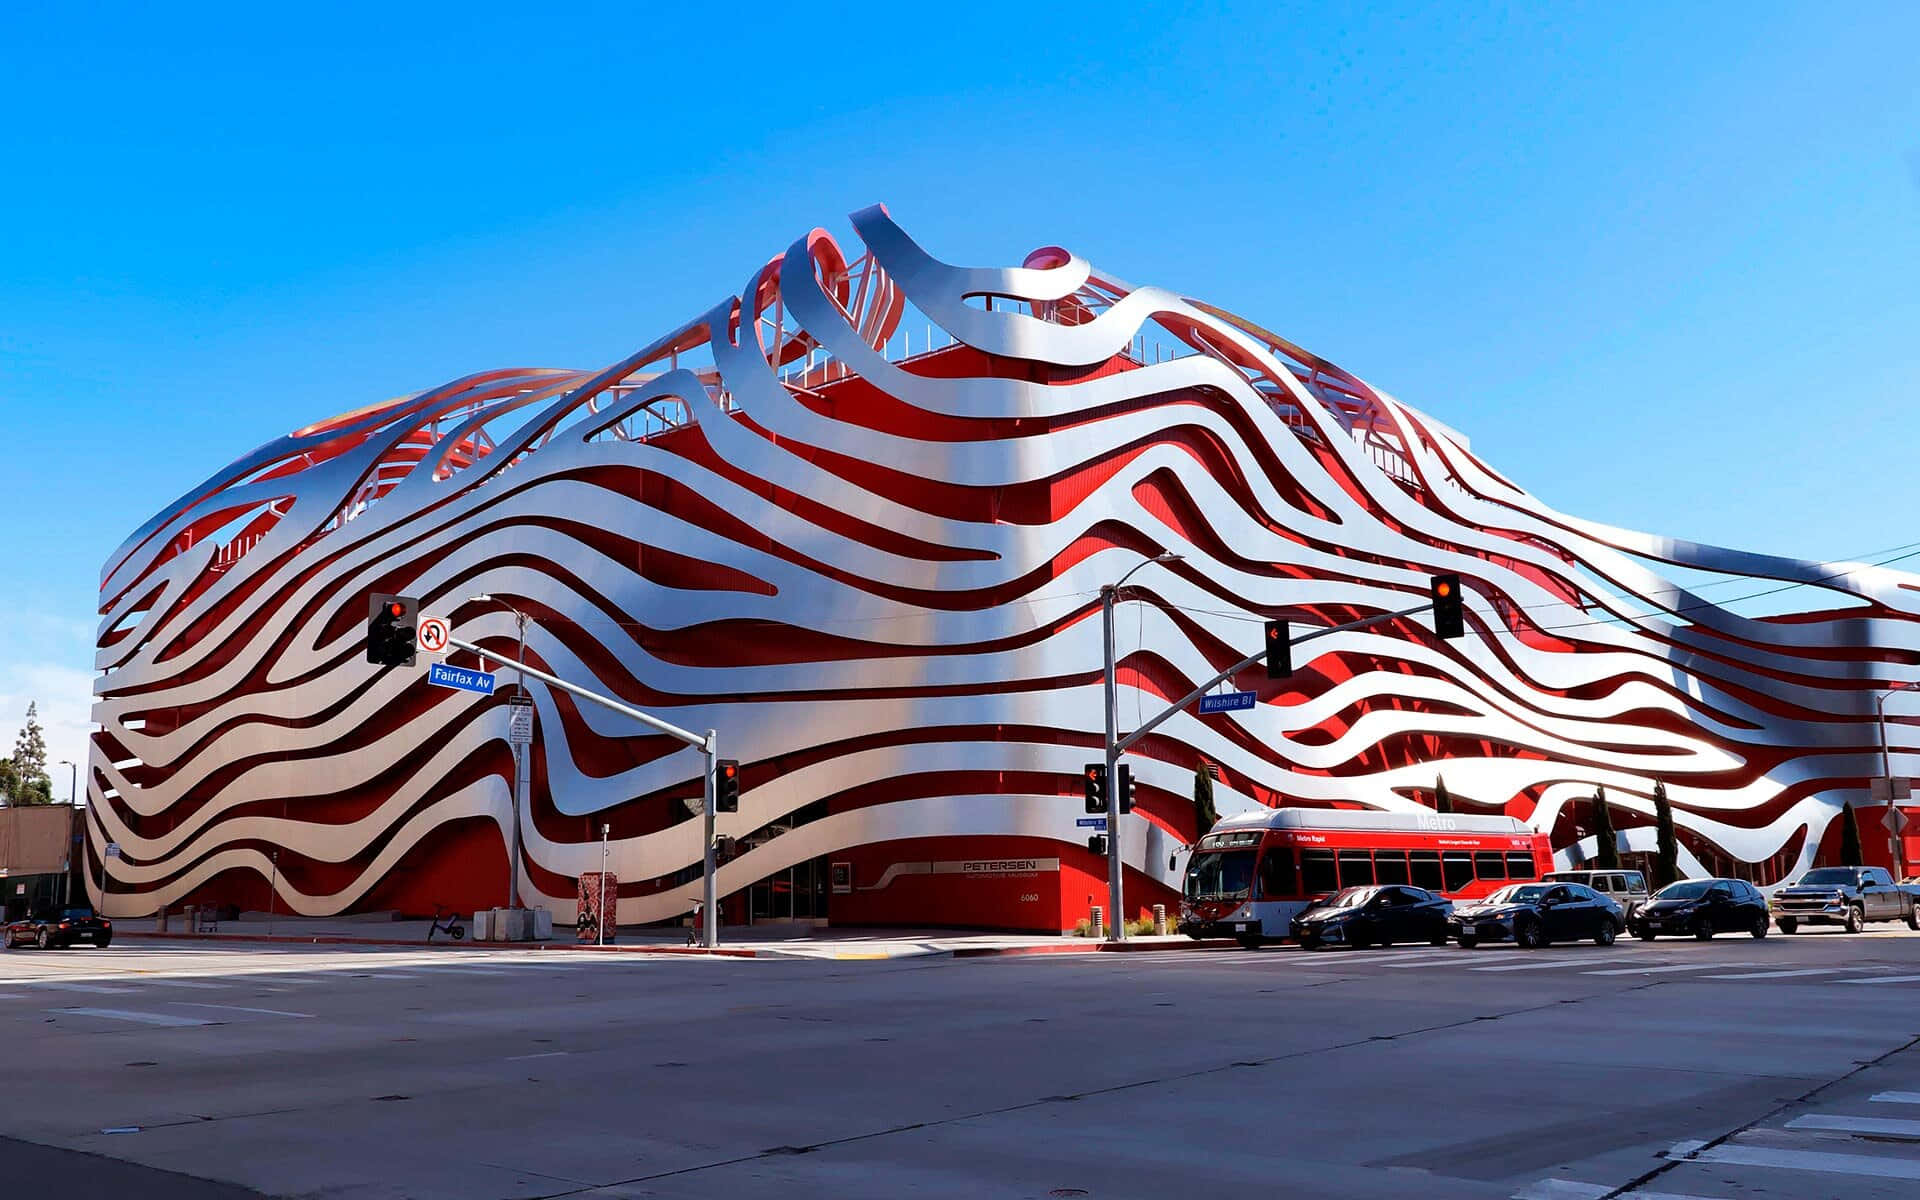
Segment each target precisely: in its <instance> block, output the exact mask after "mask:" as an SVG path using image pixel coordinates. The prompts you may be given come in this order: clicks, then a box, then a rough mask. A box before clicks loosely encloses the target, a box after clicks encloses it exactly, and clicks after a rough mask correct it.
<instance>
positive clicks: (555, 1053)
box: [506, 1050, 573, 1062]
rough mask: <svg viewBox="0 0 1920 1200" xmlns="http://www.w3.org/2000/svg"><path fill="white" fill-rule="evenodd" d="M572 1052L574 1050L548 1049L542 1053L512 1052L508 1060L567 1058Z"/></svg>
mask: <svg viewBox="0 0 1920 1200" xmlns="http://www.w3.org/2000/svg"><path fill="white" fill-rule="evenodd" d="M572 1053H573V1051H571V1050H548V1051H546V1052H545V1053H542V1054H510V1055H508V1056H507V1060H506V1061H508V1062H525V1061H527V1060H528V1059H529V1058H565V1057H566V1056H567V1055H569V1054H572Z"/></svg>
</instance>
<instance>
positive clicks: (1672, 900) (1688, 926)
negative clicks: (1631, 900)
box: [1627, 879, 1767, 942]
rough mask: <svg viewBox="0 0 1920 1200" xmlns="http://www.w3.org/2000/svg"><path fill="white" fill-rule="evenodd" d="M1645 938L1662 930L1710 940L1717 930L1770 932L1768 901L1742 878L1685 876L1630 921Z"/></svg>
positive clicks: (1638, 936) (1628, 924)
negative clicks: (1688, 877) (1697, 877)
mask: <svg viewBox="0 0 1920 1200" xmlns="http://www.w3.org/2000/svg"><path fill="white" fill-rule="evenodd" d="M1627 928H1629V929H1631V930H1632V931H1633V934H1634V936H1635V937H1637V938H1639V939H1640V940H1641V941H1645V942H1650V941H1652V940H1653V939H1654V938H1656V937H1659V936H1660V935H1661V934H1667V935H1669V936H1671V935H1673V934H1689V933H1690V934H1692V935H1693V936H1694V937H1697V938H1699V939H1700V940H1701V941H1703V942H1704V941H1706V940H1707V939H1708V938H1710V937H1712V936H1713V935H1714V934H1716V933H1750V934H1752V935H1753V936H1754V937H1757V938H1763V937H1765V936H1767V901H1766V897H1764V896H1762V895H1761V894H1760V892H1759V890H1758V889H1756V888H1755V887H1754V886H1753V885H1752V884H1750V883H1748V882H1746V881H1745V880H1742V879H1682V880H1681V881H1680V882H1679V883H1670V884H1668V885H1667V886H1666V887H1663V888H1661V889H1660V890H1659V891H1657V892H1655V893H1654V894H1653V898H1652V899H1651V900H1648V901H1647V902H1646V903H1645V904H1643V905H1641V906H1640V911H1639V912H1637V913H1635V914H1634V915H1633V917H1632V919H1631V920H1629V921H1628V922H1627Z"/></svg>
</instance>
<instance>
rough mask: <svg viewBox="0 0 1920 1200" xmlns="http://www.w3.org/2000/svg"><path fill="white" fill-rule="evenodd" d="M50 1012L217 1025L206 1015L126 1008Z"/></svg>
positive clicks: (147, 1022) (153, 1022) (156, 1022)
mask: <svg viewBox="0 0 1920 1200" xmlns="http://www.w3.org/2000/svg"><path fill="white" fill-rule="evenodd" d="M47 1011H48V1012H57V1013H66V1014H68V1015H70V1016H75V1017H104V1018H106V1019H107V1020H109V1021H133V1022H136V1023H138V1024H141V1025H169V1026H174V1025H217V1024H219V1022H218V1021H214V1020H210V1019H207V1018H204V1017H176V1016H174V1015H173V1014H172V1013H156V1012H134V1011H133V1010H132V1009H126V1008H50V1009H48V1010H47Z"/></svg>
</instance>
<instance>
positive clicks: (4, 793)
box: [0, 758, 20, 804]
mask: <svg viewBox="0 0 1920 1200" xmlns="http://www.w3.org/2000/svg"><path fill="white" fill-rule="evenodd" d="M19 790H20V772H18V771H16V770H14V769H13V760H12V759H10V758H0V804H12V803H13V802H14V801H13V795H14V793H15V792H17V791H19Z"/></svg>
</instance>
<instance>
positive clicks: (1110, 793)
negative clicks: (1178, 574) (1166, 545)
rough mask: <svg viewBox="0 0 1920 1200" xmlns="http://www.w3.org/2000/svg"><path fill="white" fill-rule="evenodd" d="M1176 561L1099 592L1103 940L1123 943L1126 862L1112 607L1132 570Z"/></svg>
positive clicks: (1170, 557)
mask: <svg viewBox="0 0 1920 1200" xmlns="http://www.w3.org/2000/svg"><path fill="white" fill-rule="evenodd" d="M1178 561H1180V556H1179V555H1178V554H1175V553H1173V552H1172V551H1171V550H1169V551H1167V552H1165V553H1162V554H1157V555H1155V556H1154V557H1152V558H1148V559H1143V560H1141V561H1140V562H1137V563H1135V564H1134V565H1133V569H1132V570H1130V571H1128V572H1127V573H1126V574H1125V575H1122V576H1121V577H1120V578H1119V580H1118V581H1117V582H1114V583H1111V584H1108V585H1106V586H1105V587H1102V588H1101V589H1100V636H1101V639H1102V645H1103V646H1104V647H1105V651H1106V667H1107V670H1106V710H1107V738H1106V743H1105V745H1106V758H1107V783H1106V788H1107V940H1108V941H1110V942H1124V941H1126V940H1127V921H1126V915H1125V914H1124V913H1123V912H1122V911H1121V907H1120V906H1121V904H1122V903H1123V893H1124V891H1125V888H1124V887H1123V885H1122V882H1121V878H1120V876H1121V873H1122V872H1123V871H1124V870H1125V869H1126V859H1125V857H1124V856H1123V855H1122V854H1121V853H1120V797H1119V794H1118V793H1119V788H1120V776H1119V772H1118V771H1117V770H1115V767H1116V765H1117V764H1118V763H1119V761H1120V747H1119V739H1120V732H1119V729H1118V725H1119V711H1118V708H1117V706H1116V699H1115V684H1114V677H1113V676H1114V661H1113V606H1114V604H1115V603H1116V602H1117V601H1118V600H1119V598H1120V589H1121V588H1122V587H1124V586H1126V582H1127V580H1129V579H1131V578H1133V573H1134V571H1138V570H1139V569H1140V568H1141V567H1144V566H1146V565H1147V564H1148V563H1170V562H1178Z"/></svg>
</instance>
